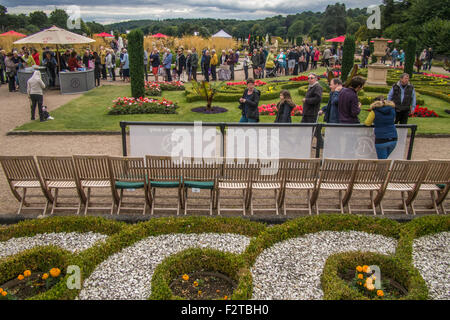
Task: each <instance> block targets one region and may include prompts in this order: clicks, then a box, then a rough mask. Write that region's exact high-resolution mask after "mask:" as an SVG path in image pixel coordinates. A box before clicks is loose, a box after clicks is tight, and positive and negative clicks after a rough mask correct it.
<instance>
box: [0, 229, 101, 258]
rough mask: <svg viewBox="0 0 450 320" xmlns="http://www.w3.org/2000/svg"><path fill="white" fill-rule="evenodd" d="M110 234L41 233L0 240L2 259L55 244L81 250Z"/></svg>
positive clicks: (75, 250)
mask: <svg viewBox="0 0 450 320" xmlns="http://www.w3.org/2000/svg"><path fill="white" fill-rule="evenodd" d="M107 237H108V236H106V235H103V234H100V233H94V232H85V233H79V232H69V233H65V232H60V233H41V234H37V235H35V236H33V237H22V238H11V239H9V240H7V241H0V259H1V258H4V257H7V256H11V255H14V254H17V253H19V252H21V251H24V250H28V249H32V248H34V247H37V246H48V245H54V246H57V247H60V248H62V249H65V250H68V251H70V252H73V253H75V252H79V251H83V250H86V249H88V248H90V247H92V246H93V245H94V244H95V243H96V242H98V241H105V239H106V238H107Z"/></svg>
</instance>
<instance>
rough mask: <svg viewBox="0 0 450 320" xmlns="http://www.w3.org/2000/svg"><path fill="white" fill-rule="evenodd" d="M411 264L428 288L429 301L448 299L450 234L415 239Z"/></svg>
mask: <svg viewBox="0 0 450 320" xmlns="http://www.w3.org/2000/svg"><path fill="white" fill-rule="evenodd" d="M413 263H414V266H415V267H416V268H417V269H418V270H419V272H420V274H421V276H422V277H423V279H424V280H425V282H426V284H427V286H428V292H429V295H430V298H431V299H434V300H449V299H450V232H441V233H436V234H433V235H429V236H425V237H421V238H418V239H415V240H414V242H413Z"/></svg>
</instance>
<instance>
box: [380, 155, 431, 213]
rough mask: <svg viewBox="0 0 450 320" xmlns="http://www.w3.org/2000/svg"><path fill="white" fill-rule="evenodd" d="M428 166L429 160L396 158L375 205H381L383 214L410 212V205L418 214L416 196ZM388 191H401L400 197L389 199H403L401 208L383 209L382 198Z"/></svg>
mask: <svg viewBox="0 0 450 320" xmlns="http://www.w3.org/2000/svg"><path fill="white" fill-rule="evenodd" d="M426 168H427V161H417V160H394V162H393V163H392V166H391V169H390V172H389V175H388V178H387V181H386V183H385V185H384V188H383V190H382V191H381V192H379V193H378V196H377V197H376V199H375V201H374V202H375V206H377V205H379V206H380V209H381V214H384V212H385V211H400V212H405V213H406V214H408V206H410V207H411V210H412V212H413V214H416V212H415V209H414V198H415V197H416V195H417V192H418V191H419V187H420V184H421V181H422V180H423V178H424V174H426V171H425V170H426ZM386 191H392V192H400V194H401V198H400V199H389V201H391V200H402V204H401V206H400V209H393V208H390V209H383V204H382V200H383V197H384V195H385V193H386ZM405 194H408V196H407V197H406V196H405Z"/></svg>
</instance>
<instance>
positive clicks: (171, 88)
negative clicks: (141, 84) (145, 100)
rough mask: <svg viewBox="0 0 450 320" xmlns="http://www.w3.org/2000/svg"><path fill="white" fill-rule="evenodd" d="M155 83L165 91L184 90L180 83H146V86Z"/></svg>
mask: <svg viewBox="0 0 450 320" xmlns="http://www.w3.org/2000/svg"><path fill="white" fill-rule="evenodd" d="M152 83H156V84H158V85H159V87H160V88H161V90H163V91H164V90H167V91H182V90H184V89H185V87H184V84H183V83H182V82H181V81H157V82H156V81H148V82H146V84H152Z"/></svg>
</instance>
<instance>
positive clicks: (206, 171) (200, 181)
mask: <svg viewBox="0 0 450 320" xmlns="http://www.w3.org/2000/svg"><path fill="white" fill-rule="evenodd" d="M221 162H222V159H221V158H217V159H214V158H203V159H198V160H197V159H194V158H183V195H184V197H183V203H184V214H185V215H186V214H187V212H188V210H197V211H209V214H210V215H212V214H213V207H215V198H216V192H217V179H218V178H219V176H220V172H221ZM189 188H192V189H198V190H199V191H200V190H209V193H210V195H209V197H192V196H189V192H188V189H189ZM188 196H189V197H188ZM189 200H192V202H194V203H195V205H196V206H200V204H199V203H198V200H209V204H208V209H205V208H195V209H194V208H192V209H189V208H188V205H189V203H188V201H189Z"/></svg>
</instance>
